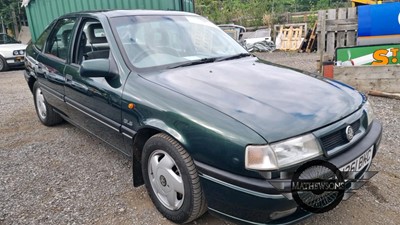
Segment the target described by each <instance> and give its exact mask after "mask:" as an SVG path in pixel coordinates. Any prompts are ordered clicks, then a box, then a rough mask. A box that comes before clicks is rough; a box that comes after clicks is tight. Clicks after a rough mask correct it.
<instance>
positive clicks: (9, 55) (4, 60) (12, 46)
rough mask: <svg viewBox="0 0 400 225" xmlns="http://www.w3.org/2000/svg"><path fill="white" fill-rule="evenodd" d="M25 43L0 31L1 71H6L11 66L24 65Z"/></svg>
mask: <svg viewBox="0 0 400 225" xmlns="http://www.w3.org/2000/svg"><path fill="white" fill-rule="evenodd" d="M26 46H27V45H25V44H21V43H20V42H19V41H17V40H15V39H14V38H12V37H10V36H8V35H7V34H4V33H0V71H6V70H8V69H9V68H10V67H23V66H24V55H25V49H26Z"/></svg>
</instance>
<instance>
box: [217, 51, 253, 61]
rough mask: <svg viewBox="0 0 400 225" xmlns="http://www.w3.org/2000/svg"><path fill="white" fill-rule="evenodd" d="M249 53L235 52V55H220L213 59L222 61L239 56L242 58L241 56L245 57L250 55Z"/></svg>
mask: <svg viewBox="0 0 400 225" xmlns="http://www.w3.org/2000/svg"><path fill="white" fill-rule="evenodd" d="M251 55H252V54H250V53H239V54H236V55H230V56H225V57H220V58H218V59H217V60H215V61H216V62H220V61H224V60H231V59H239V58H243V57H247V56H251Z"/></svg>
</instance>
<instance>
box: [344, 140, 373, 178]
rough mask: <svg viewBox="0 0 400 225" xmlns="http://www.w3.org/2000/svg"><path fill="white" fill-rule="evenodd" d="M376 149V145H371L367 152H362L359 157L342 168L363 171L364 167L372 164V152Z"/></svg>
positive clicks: (349, 170) (350, 170)
mask: <svg viewBox="0 0 400 225" xmlns="http://www.w3.org/2000/svg"><path fill="white" fill-rule="evenodd" d="M373 151H374V146H371V148H369V149H368V150H367V151H366V152H364V153H363V154H361V155H360V156H359V157H358V158H356V159H355V160H353V161H351V162H350V163H348V164H346V165H345V166H343V167H341V168H340V171H342V172H358V171H361V170H362V169H363V168H364V167H366V166H368V165H369V164H371V161H372V153H373Z"/></svg>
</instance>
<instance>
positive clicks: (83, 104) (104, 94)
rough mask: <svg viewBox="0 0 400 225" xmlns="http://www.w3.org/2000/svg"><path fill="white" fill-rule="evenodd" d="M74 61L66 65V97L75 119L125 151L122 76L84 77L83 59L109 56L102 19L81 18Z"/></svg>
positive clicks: (72, 59) (75, 121) (81, 125)
mask: <svg viewBox="0 0 400 225" xmlns="http://www.w3.org/2000/svg"><path fill="white" fill-rule="evenodd" d="M76 37H77V38H76V39H75V43H74V48H73V54H72V57H71V63H70V64H68V65H67V66H66V68H65V78H66V84H65V101H66V103H67V106H68V111H69V117H70V118H71V119H72V121H73V122H74V123H75V124H76V125H77V126H80V127H82V128H84V129H86V130H87V131H89V132H91V133H92V134H94V135H96V136H97V137H99V138H101V139H102V140H104V141H105V142H107V143H109V144H110V145H112V146H114V147H116V148H117V149H119V150H121V151H124V143H123V136H122V134H121V132H120V129H121V95H122V84H121V81H120V80H119V79H113V80H108V79H106V78H103V77H81V76H80V74H79V68H80V64H81V63H82V62H83V61H84V60H93V59H96V58H110V57H112V56H110V55H111V54H110V49H109V45H108V41H107V38H106V36H105V34H104V31H103V30H102V26H101V24H100V22H99V21H97V20H94V19H85V18H84V19H82V22H81V24H80V25H79V27H78V31H77V35H76Z"/></svg>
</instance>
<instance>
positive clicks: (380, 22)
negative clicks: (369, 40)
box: [358, 3, 400, 37]
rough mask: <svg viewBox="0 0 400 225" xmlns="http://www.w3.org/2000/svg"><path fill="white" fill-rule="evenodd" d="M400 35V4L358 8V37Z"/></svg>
mask: <svg viewBox="0 0 400 225" xmlns="http://www.w3.org/2000/svg"><path fill="white" fill-rule="evenodd" d="M397 34H400V3H387V4H380V5H367V6H359V7H358V36H359V37H365V36H383V35H397Z"/></svg>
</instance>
